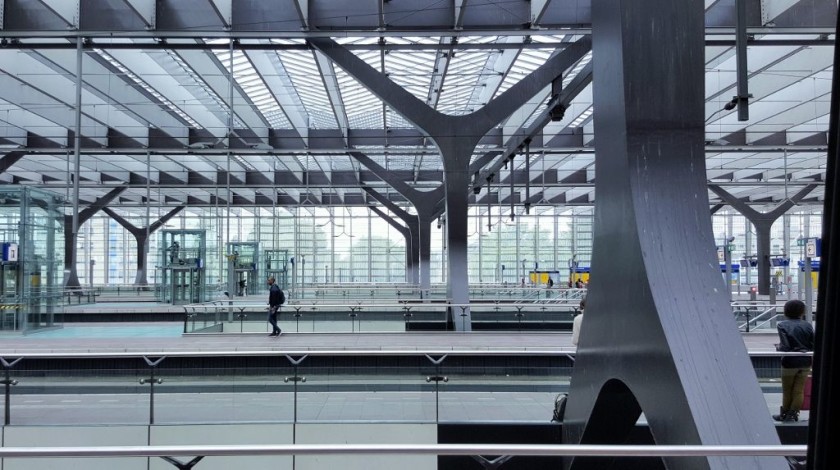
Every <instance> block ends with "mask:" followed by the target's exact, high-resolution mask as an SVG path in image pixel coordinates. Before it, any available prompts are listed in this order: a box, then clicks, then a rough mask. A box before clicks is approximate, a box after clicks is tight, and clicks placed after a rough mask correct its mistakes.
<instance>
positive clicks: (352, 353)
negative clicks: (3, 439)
mask: <svg viewBox="0 0 840 470" xmlns="http://www.w3.org/2000/svg"><path fill="white" fill-rule="evenodd" d="M748 354H749V356H750V357H784V356H813V354H814V353H813V352H810V351H809V352H781V351H772V350H754V351H749V352H748ZM558 355H563V356H575V355H576V351H575V348H556V349H524V348H523V349H477V350H467V349H461V350H458V349H422V350H421V349H300V350H253V351H243V350H236V351H183V350H178V351H146V352H128V351H125V352H77V353H73V352H33V353H30V352H22V353H16V352H2V351H0V358H4V359H7V360H8V359H17V358H21V359H120V358H143V357H164V356H165V357H231V356H291V357H295V356H348V357H360V356H558Z"/></svg>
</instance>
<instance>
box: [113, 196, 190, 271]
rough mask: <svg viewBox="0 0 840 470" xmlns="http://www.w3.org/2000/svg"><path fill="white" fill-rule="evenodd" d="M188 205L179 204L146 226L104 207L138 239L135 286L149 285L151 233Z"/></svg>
mask: <svg viewBox="0 0 840 470" xmlns="http://www.w3.org/2000/svg"><path fill="white" fill-rule="evenodd" d="M146 203H147V204H148V203H149V201H148V200H147V201H146ZM185 207H187V206H184V205H181V206H178V207H176V208H174V209H172V210H171V211H169V212H167V213H166V214H165V215H164V216H163V217H161V218H160V219H158V220H156V221H155V222H154V223H152V224H150V225H148V226H146V227H137V226H135V225H134V224H132V223H131V222H129V221H128V220H126V219H124V218H123V217H121V216H120V215H119V214H117V213H116V212H114V211H112V210H111V209H109V208H107V207H104V208H102V211H103V212H105V213H106V214H108V216H110V217H111V218H112V219H114V220H115V221H116V222H117V223H118V224H120V225H122V227H123V228H124V229H126V230H127V231H128V233H130V234H131V235H132V236H133V237H134V239H135V240H136V241H137V274H136V275H135V276H134V285H135V286H141V287H142V286H148V285H149V280H148V264H149V263H148V253H149V237H150V236H151V234H153V233H155V232H156V231H157V230H158V229H159V228H161V227H163V226H164V225H165V224H166V222H168V221H169V219H171V218H172V217H174V216H175V215H176V214H177V213H179V212H181V211H182V210H184V208H185Z"/></svg>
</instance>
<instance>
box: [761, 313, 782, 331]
mask: <svg viewBox="0 0 840 470" xmlns="http://www.w3.org/2000/svg"><path fill="white" fill-rule="evenodd" d="M762 315H763V314H762ZM759 316H761V315H759ZM784 316H785V314H784V313H777V314H775V315H773V316H772V317H770V318H768V319H767V320H765V321H763V322H761V323H759V324H757V325H755V326H754V327H753V328H754V329H756V330H758V329H760V328H761V327H763V326H764V325H766V324H768V323H770V322H772V321H774V320H775V319H777V318H779V317H784ZM756 318H757V317H756ZM753 321H755V319H753Z"/></svg>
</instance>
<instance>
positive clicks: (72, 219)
mask: <svg viewBox="0 0 840 470" xmlns="http://www.w3.org/2000/svg"><path fill="white" fill-rule="evenodd" d="M126 189H128V186H122V187H119V188H114V189H112V190H111V191H109V192H108V194H106V195H104V196H102V197H100V198H99V199H97V200H96V201H94V202H93V204H91V205H90V206H89V207H88V208H87V209H85V210H83V211H78V210H76V211H74V212H73V215H72V216H70V215H65V216H64V287H65V288H79V287H81V284H79V277H78V276H77V274H76V264H75V259H76V244H77V241H78V234H77V233H76V232H74V231H73V226H74V225H75V226H76V227H77V229H78V227H79V226H81V225H82V224H84V223H85V222H87V221H88V220H89V219H90V218H91V217H93V216H94V214H96V213H97V212H99V211H100V210H102V209H103V208H104V207H105V206H107V205H108V204H110V203H111V201H113V200H114V199H116V197H117V196H119V195H120V194H122V192H123V191H125V190H126ZM73 205H74V206H77V207H78V201H76V202H74V203H73Z"/></svg>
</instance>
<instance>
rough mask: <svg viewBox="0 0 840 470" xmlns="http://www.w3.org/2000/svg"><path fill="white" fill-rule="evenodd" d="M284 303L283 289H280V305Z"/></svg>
mask: <svg viewBox="0 0 840 470" xmlns="http://www.w3.org/2000/svg"><path fill="white" fill-rule="evenodd" d="M285 303H286V294H284V293H283V289H280V305H283V304H285Z"/></svg>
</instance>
